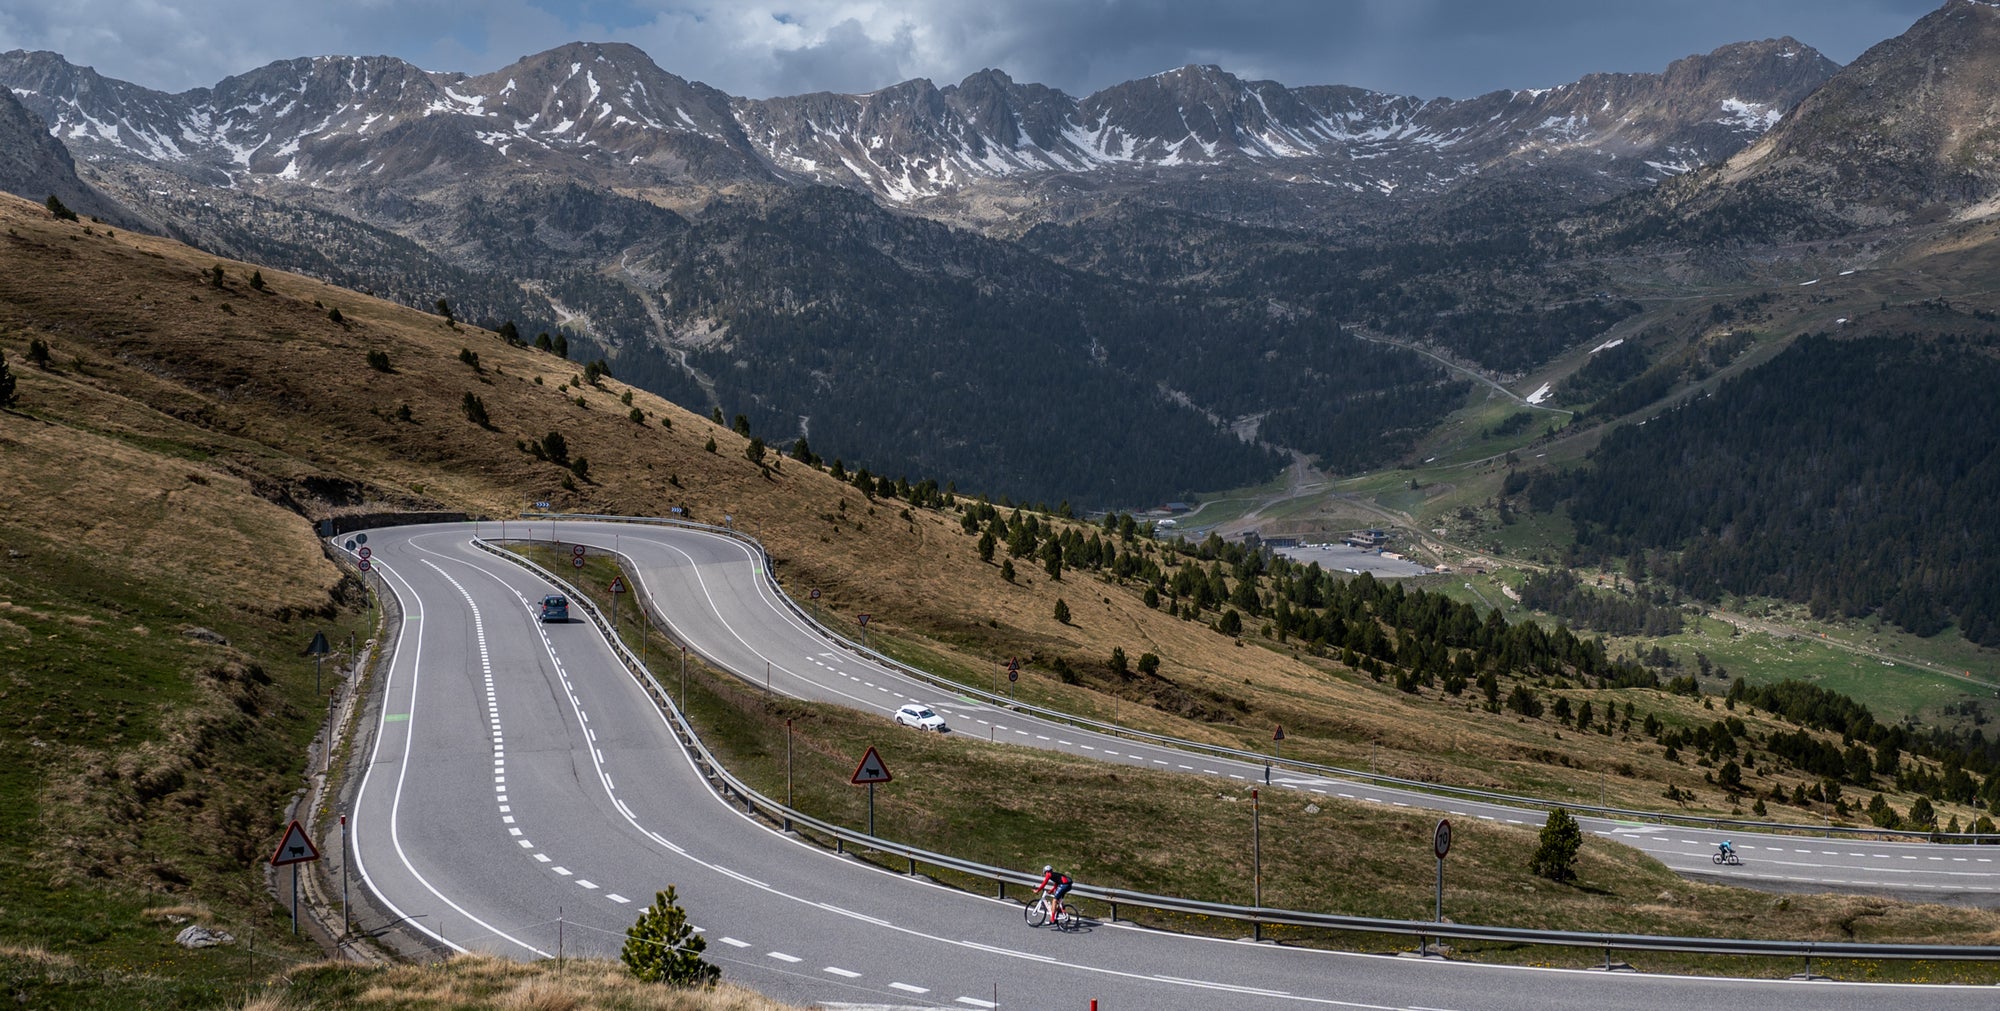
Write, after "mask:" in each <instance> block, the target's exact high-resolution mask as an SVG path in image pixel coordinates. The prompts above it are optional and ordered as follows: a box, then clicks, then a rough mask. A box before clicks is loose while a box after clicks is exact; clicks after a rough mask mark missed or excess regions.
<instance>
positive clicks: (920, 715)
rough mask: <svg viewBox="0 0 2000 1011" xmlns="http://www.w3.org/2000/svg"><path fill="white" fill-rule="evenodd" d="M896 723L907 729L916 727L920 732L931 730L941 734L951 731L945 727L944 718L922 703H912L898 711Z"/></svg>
mask: <svg viewBox="0 0 2000 1011" xmlns="http://www.w3.org/2000/svg"><path fill="white" fill-rule="evenodd" d="M896 722H897V723H900V724H902V725H903V726H906V727H915V728H917V729H918V730H929V731H933V732H936V733H940V734H942V733H946V732H948V731H950V730H951V728H950V727H947V726H945V725H944V717H942V716H939V715H938V714H936V713H934V712H931V707H929V706H927V705H924V704H923V703H921V702H912V703H910V704H909V705H906V706H904V707H903V708H901V709H898V710H896Z"/></svg>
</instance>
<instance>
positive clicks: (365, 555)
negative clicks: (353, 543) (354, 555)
mask: <svg viewBox="0 0 2000 1011" xmlns="http://www.w3.org/2000/svg"><path fill="white" fill-rule="evenodd" d="M361 557H362V558H364V559H366V558H373V557H375V552H373V551H370V550H368V546H367V545H365V544H364V545H362V546H361Z"/></svg>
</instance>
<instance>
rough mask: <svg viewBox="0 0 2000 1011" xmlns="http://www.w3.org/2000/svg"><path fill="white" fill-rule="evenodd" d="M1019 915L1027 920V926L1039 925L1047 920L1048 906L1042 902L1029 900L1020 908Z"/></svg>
mask: <svg viewBox="0 0 2000 1011" xmlns="http://www.w3.org/2000/svg"><path fill="white" fill-rule="evenodd" d="M1021 916H1022V917H1023V918H1024V919H1026V920H1027V921H1028V926H1030V927H1039V926H1041V925H1042V924H1044V923H1047V922H1049V907H1048V905H1047V904H1046V903H1043V902H1039V901H1038V902H1030V903H1028V904H1027V905H1026V906H1023V907H1022V908H1021Z"/></svg>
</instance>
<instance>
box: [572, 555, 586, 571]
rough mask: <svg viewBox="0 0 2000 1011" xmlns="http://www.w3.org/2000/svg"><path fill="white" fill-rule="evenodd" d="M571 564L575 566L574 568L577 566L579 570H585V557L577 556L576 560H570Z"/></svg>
mask: <svg viewBox="0 0 2000 1011" xmlns="http://www.w3.org/2000/svg"><path fill="white" fill-rule="evenodd" d="M569 563H570V564H571V565H574V566H576V567H577V568H579V569H581V568H583V556H582V555H578V556H576V557H575V558H572V559H570V560H569Z"/></svg>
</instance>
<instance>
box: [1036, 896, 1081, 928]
mask: <svg viewBox="0 0 2000 1011" xmlns="http://www.w3.org/2000/svg"><path fill="white" fill-rule="evenodd" d="M1054 902H1055V900H1054V899H1053V898H1051V897H1050V896H1047V895H1044V896H1042V897H1041V898H1038V899H1035V900H1033V901H1031V902H1029V903H1028V904H1027V906H1025V907H1023V908H1022V910H1021V915H1022V917H1024V918H1025V919H1027V921H1028V926H1030V927H1039V926H1041V925H1042V924H1044V923H1047V922H1049V910H1050V908H1051V907H1052V906H1053V905H1054ZM1082 923H1083V918H1082V917H1081V916H1079V915H1078V914H1077V911H1076V907H1075V906H1074V905H1070V904H1068V903H1065V904H1064V905H1063V909H1062V913H1061V914H1060V915H1058V916H1057V917H1056V918H1055V928H1056V929H1057V930H1065V931H1067V930H1075V929H1076V928H1077V927H1078V926H1080V925H1082Z"/></svg>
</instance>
